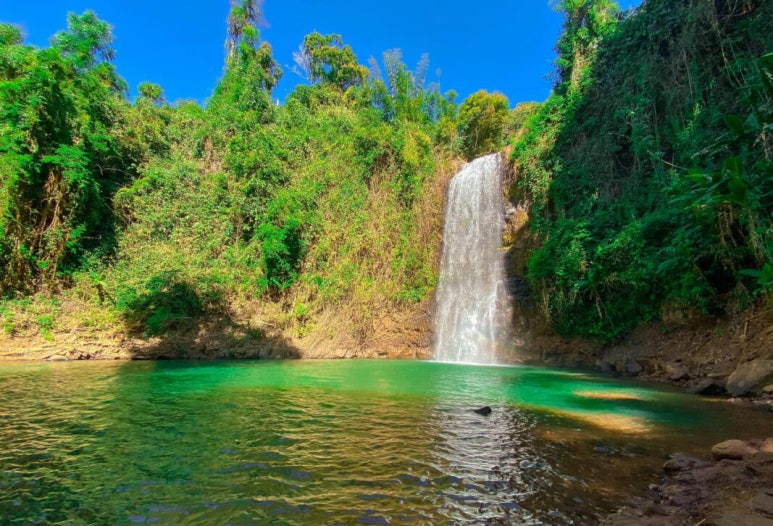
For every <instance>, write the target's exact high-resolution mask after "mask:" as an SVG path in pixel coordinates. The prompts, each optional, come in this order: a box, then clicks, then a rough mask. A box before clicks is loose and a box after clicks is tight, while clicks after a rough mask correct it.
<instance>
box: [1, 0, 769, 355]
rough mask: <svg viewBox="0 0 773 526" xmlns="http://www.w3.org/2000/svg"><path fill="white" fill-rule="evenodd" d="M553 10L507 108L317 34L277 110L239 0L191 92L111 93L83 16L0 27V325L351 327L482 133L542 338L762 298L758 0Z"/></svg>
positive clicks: (405, 268) (419, 236) (389, 300)
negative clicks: (42, 42) (559, 20)
mask: <svg viewBox="0 0 773 526" xmlns="http://www.w3.org/2000/svg"><path fill="white" fill-rule="evenodd" d="M557 7H558V9H559V10H560V11H561V12H562V13H563V15H564V18H565V24H564V31H563V34H562V35H561V37H560V39H559V41H558V43H557V51H558V59H557V63H556V84H555V88H554V91H553V93H552V95H551V96H550V97H549V98H548V100H547V101H545V102H544V103H541V104H536V103H527V104H520V105H518V106H517V107H516V108H515V109H514V110H512V111H511V110H510V109H509V102H508V101H507V99H506V98H505V97H504V96H503V95H501V94H498V93H493V94H492V93H487V92H485V91H481V92H478V93H475V94H473V95H471V96H470V97H468V98H467V99H466V100H465V101H463V102H462V103H461V104H457V102H456V100H455V98H456V96H455V93H454V92H453V91H449V92H445V93H443V92H441V90H440V87H439V86H438V85H436V84H433V83H428V82H427V72H428V68H429V59H428V57H423V58H422V60H421V62H420V63H419V64H418V65H417V66H416V67H415V69H414V70H413V71H412V70H410V69H409V68H408V67H407V66H406V65H405V64H404V63H403V61H402V57H401V54H400V51H399V50H389V51H386V52H385V53H384V55H383V57H382V59H381V61H378V60H375V59H373V58H371V59H370V60H369V62H368V66H367V67H366V66H364V65H363V64H361V63H360V62H358V59H357V57H356V55H355V53H354V51H353V50H352V49H351V47H350V46H348V45H346V44H344V42H343V40H342V38H341V37H340V36H339V35H321V34H318V33H313V34H310V35H307V36H306V37H305V38H304V40H303V45H302V47H301V51H300V52H299V53H298V54H297V56H296V57H295V61H296V65H297V67H298V68H299V69H300V70H301V71H303V72H304V73H305V76H306V78H307V80H308V83H307V84H306V85H300V86H298V87H297V88H296V90H295V91H294V92H293V93H292V94H291V95H290V96H289V97H288V98H287V100H286V101H285V102H284V103H282V104H277V103H276V102H275V101H273V99H272V90H273V89H274V87H275V86H276V85H277V83H278V82H279V80H280V78H281V76H282V70H281V68H280V67H279V65H278V64H277V62H276V61H275V59H274V57H273V55H272V49H271V46H270V45H269V43H267V42H265V41H262V40H261V38H260V33H259V30H258V27H259V23H260V19H261V2H259V1H257V0H239V1H238V2H237V1H235V2H233V7H232V10H231V15H230V18H229V20H228V23H227V27H226V30H227V45H226V52H225V55H226V58H225V69H224V74H223V77H222V78H221V79H220V81H219V83H218V85H217V88H216V89H215V91H214V93H213V94H212V96H211V98H210V99H209V100H208V101H207V103H206V104H205V105H203V106H201V105H199V104H197V103H195V102H191V101H178V102H174V103H170V102H168V101H166V100H165V98H164V94H163V89H162V87H161V86H157V85H154V84H143V85H141V86H139V87H138V91H139V94H140V95H139V97H137V99H136V100H134V101H131V100H129V97H128V89H127V85H126V83H125V81H124V80H123V79H122V78H121V77H120V76H119V74H118V72H117V71H116V70H115V68H114V67H113V65H112V63H111V59H112V56H113V51H112V49H111V40H112V36H111V28H110V26H109V25H108V24H107V23H106V22H104V21H101V20H99V19H98V18H97V16H96V15H95V14H94V13H93V12H90V11H86V12H85V13H83V14H81V15H76V14H70V15H69V16H68V20H67V29H66V30H63V31H61V32H60V33H58V34H56V35H54V37H53V38H52V40H51V45H50V46H49V47H47V48H36V47H34V46H30V45H26V44H25V43H24V41H23V39H22V36H21V33H20V31H19V29H18V28H16V27H14V26H12V25H8V24H0V269H2V273H1V274H0V296H1V297H2V300H0V323H2V329H3V331H4V332H5V333H6V334H8V335H14V334H34V333H36V332H37V333H40V334H42V335H43V336H44V337H50V335H51V334H52V333H53V332H55V331H58V330H63V331H88V330H96V331H109V330H122V331H126V330H128V331H129V332H131V333H135V334H146V335H157V334H163V333H165V332H167V331H169V330H170V329H185V328H188V327H192V326H194V324H195V322H196V320H197V319H199V318H201V317H202V316H204V315H207V314H209V315H214V316H216V317H220V318H227V319H230V320H236V321H238V322H240V323H241V322H245V325H246V326H247V327H248V328H249V329H250V330H252V331H254V333H255V334H260V333H261V331H262V330H263V329H264V328H265V326H272V327H275V328H278V329H280V330H285V331H290V332H292V333H293V334H294V335H295V336H303V335H305V334H309V333H310V332H313V331H322V332H325V331H332V325H331V322H330V319H331V318H330V316H333V317H337V318H338V319H339V320H345V321H346V323H347V324H348V325H346V327H344V328H343V329H344V330H347V331H349V332H351V333H352V334H353V336H354V337H355V339H357V340H362V339H364V338H365V337H366V336H367V333H368V331H370V330H371V329H372V324H373V319H374V317H376V316H378V315H379V314H380V313H383V312H387V311H389V310H394V309H396V310H399V309H404V308H411V306H412V305H413V306H415V305H417V304H419V303H420V302H423V301H426V300H428V299H429V298H431V295H432V292H433V290H434V287H435V283H436V279H437V265H436V262H437V252H438V250H439V246H440V228H441V223H442V205H443V195H444V187H445V182H446V181H447V179H448V178H449V177H450V176H451V175H453V174H454V173H455V171H456V168H457V167H458V166H459V164H460V163H461V162H462V161H463V160H464V159H472V158H474V157H476V156H478V155H480V154H483V153H488V152H491V151H496V150H498V149H501V148H502V147H503V146H504V145H505V142H506V141H507V140H509V141H510V142H511V143H512V144H513V153H512V159H513V161H514V163H515V165H516V169H517V177H516V182H515V184H514V186H513V188H512V189H511V197H512V198H513V199H518V200H520V201H521V202H522V203H526V204H528V205H529V206H530V207H531V213H530V229H529V231H530V236H531V246H532V250H533V253H532V254H531V257H530V259H529V262H528V278H529V281H530V283H531V285H532V288H533V290H534V292H535V297H536V298H537V301H538V303H539V305H540V307H541V308H542V311H543V313H544V314H545V316H546V317H547V319H549V320H550V322H551V325H552V327H554V328H555V330H557V331H558V332H560V333H562V334H567V335H582V336H591V337H594V338H599V339H602V340H604V341H611V340H614V339H616V338H619V337H620V336H621V335H623V334H625V332H626V331H628V330H630V329H631V328H632V327H634V326H635V325H636V324H637V323H639V322H641V321H643V320H658V319H666V320H670V319H675V318H678V317H686V316H690V315H691V313H692V312H693V311H697V312H700V313H702V314H705V315H718V316H719V315H728V314H730V315H732V314H735V313H737V312H740V311H741V310H743V309H744V308H746V307H747V306H749V305H751V304H752V303H753V302H755V301H759V298H760V297H766V295H767V296H768V297H769V294H770V292H771V290H772V289H773V224H771V223H773V217H772V215H771V214H773V176H772V173H771V166H772V165H771V146H772V144H771V135H770V134H771V125H772V124H771V122H772V121H771V119H772V117H771V115H772V114H773V102H771V100H772V97H773V55H771V49H773V46H772V45H771V44H773V42H771V40H773V12H772V11H773V4H772V3H771V2H765V1H763V0H679V1H672V0H647V1H645V2H644V3H643V4H642V6H640V7H639V8H637V9H635V10H634V11H631V12H620V10H619V9H618V7H617V6H616V4H615V3H614V2H611V1H609V0H562V1H560V2H559V3H558V6H557ZM248 313H249V314H248ZM338 328H339V329H340V328H341V327H338Z"/></svg>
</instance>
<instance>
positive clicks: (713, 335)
mask: <svg viewBox="0 0 773 526" xmlns="http://www.w3.org/2000/svg"><path fill="white" fill-rule="evenodd" d="M526 334H529V330H528V328H526ZM519 353H520V355H521V356H522V357H523V361H524V363H529V364H539V365H548V366H554V367H567V368H579V369H591V370H597V371H601V372H606V373H610V374H614V375H620V376H627V377H636V378H639V379H642V380H647V381H652V382H659V383H667V384H672V385H675V386H678V387H680V388H683V389H685V390H687V391H690V392H694V393H696V394H705V395H713V396H734V397H748V398H753V399H759V400H768V401H771V399H772V398H773V385H771V384H773V312H771V311H770V310H765V309H763V308H761V307H759V308H757V309H750V310H748V311H746V312H744V313H743V314H742V315H739V316H736V317H735V318H734V319H727V320H710V319H706V318H695V319H693V320H687V321H681V322H679V323H672V324H665V323H659V324H647V325H642V326H640V327H639V328H638V329H636V330H635V331H634V332H633V333H632V334H630V335H629V336H628V338H626V339H625V341H623V342H621V343H619V344H617V345H613V346H602V345H599V344H596V343H593V342H590V341H587V340H569V339H564V338H560V337H557V336H551V335H545V334H544V333H539V332H538V331H536V330H534V331H531V335H528V336H525V337H524V338H523V341H522V343H521V349H520V351H519ZM750 364H752V365H757V366H758V367H757V368H758V370H757V371H756V372H751V373H750V374H752V373H753V374H752V376H753V375H754V374H756V376H757V377H758V378H757V379H756V380H754V381H753V383H754V385H745V384H744V383H743V382H744V381H745V382H747V383H749V382H752V380H750V379H742V378H740V377H739V374H740V373H743V372H744V371H743V370H744V369H748V368H749V366H750ZM734 375H735V376H734ZM739 383H741V385H740V386H739V385H738V384H739ZM766 390H767V391H766Z"/></svg>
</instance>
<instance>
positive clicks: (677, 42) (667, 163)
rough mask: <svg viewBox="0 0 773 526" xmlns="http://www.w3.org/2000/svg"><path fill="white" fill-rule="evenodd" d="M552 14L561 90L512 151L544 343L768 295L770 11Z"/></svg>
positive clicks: (684, 6)
mask: <svg viewBox="0 0 773 526" xmlns="http://www.w3.org/2000/svg"><path fill="white" fill-rule="evenodd" d="M562 8H563V9H564V11H565V13H566V23H565V34H564V35H563V36H562V37H561V40H560V41H559V50H560V58H559V61H558V63H557V67H558V72H559V79H558V82H559V86H558V88H557V90H556V93H555V94H554V95H553V96H552V97H551V98H550V99H548V101H547V102H546V103H545V104H544V105H543V106H542V107H541V108H540V109H539V111H538V113H537V115H536V116H534V117H531V118H530V119H528V121H527V124H526V128H527V130H526V132H525V133H524V134H522V135H521V136H520V138H519V139H518V141H517V142H516V144H515V151H514V158H515V160H516V162H517V165H518V169H519V173H520V174H521V176H522V178H521V180H520V183H519V189H518V192H520V193H521V195H523V196H525V197H528V198H529V199H531V200H533V201H534V202H535V212H536V214H535V218H534V221H533V227H534V228H533V230H534V232H535V233H536V236H537V242H538V246H539V249H538V250H537V251H536V252H535V253H534V255H533V257H532V258H531V261H530V263H529V277H530V280H531V283H532V285H533V286H534V287H535V289H536V290H537V292H538V295H539V297H540V299H541V304H542V307H543V309H544V311H545V313H546V314H547V315H548V316H549V317H550V319H552V320H553V322H554V325H555V327H556V328H557V329H558V330H559V331H561V332H564V333H566V334H579V335H586V336H588V335H589V336H594V337H598V338H600V339H603V340H611V339H615V338H619V337H620V336H621V335H622V334H624V333H625V331H627V330H628V329H630V328H631V327H633V326H634V325H635V324H637V323H638V322H639V321H641V320H648V319H662V318H663V317H664V316H665V317H666V318H665V319H666V320H667V321H674V319H677V318H678V317H679V316H682V317H687V316H689V312H690V311H692V310H695V311H702V312H703V313H706V314H714V315H734V314H735V313H737V312H739V311H740V310H742V309H743V307H744V306H745V305H748V304H749V302H750V301H752V300H753V299H754V298H755V297H756V296H758V295H760V294H766V293H767V294H770V291H771V281H770V275H771V272H770V269H771V268H773V267H772V266H771V265H773V259H772V258H773V237H772V236H773V234H772V233H773V223H772V222H771V220H772V216H771V213H772V212H773V199H772V197H773V186H772V185H773V173H772V172H771V142H770V135H769V131H765V130H769V126H770V122H771V100H773V92H771V90H770V87H771V84H770V75H771V72H770V68H771V62H770V58H769V57H770V55H769V54H766V53H769V52H770V50H771V49H773V11H771V9H773V4H771V3H769V2H768V3H765V2H751V1H750V2H724V1H719V2H671V1H667V0H648V1H647V2H645V3H644V4H642V6H640V7H639V8H637V9H636V10H635V11H633V12H631V13H628V14H627V15H626V16H625V17H623V19H622V20H621V21H620V22H619V23H616V22H615V21H614V19H613V18H610V17H611V15H612V14H614V12H615V9H614V8H613V7H610V5H609V3H608V2H594V1H580V2H572V3H571V4H570V3H566V2H565V3H563V4H562ZM594 13H596V15H594ZM599 13H600V15H601V16H597V15H598V14H599ZM578 21H580V22H578ZM594 28H598V29H594ZM577 50H579V55H578V54H577V52H576V51H577ZM588 53H590V55H588ZM578 68H579V69H578ZM573 79H574V80H573ZM766 291H767V292H766Z"/></svg>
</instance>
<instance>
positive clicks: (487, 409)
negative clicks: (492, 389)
mask: <svg viewBox="0 0 773 526" xmlns="http://www.w3.org/2000/svg"><path fill="white" fill-rule="evenodd" d="M473 411H474V412H476V413H478V414H479V415H483V416H488V415H490V414H491V408H490V407H489V406H487V405H484V406H483V407H481V408H479V409H473Z"/></svg>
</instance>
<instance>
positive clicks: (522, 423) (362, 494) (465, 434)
mask: <svg viewBox="0 0 773 526" xmlns="http://www.w3.org/2000/svg"><path fill="white" fill-rule="evenodd" d="M483 405H489V406H491V408H492V413H491V414H490V415H488V416H481V415H478V414H476V413H474V412H473V411H472V409H474V408H477V407H480V406H483ZM771 420H773V419H771V418H770V416H769V414H768V413H765V412H763V411H754V410H747V409H743V408H737V407H732V406H730V405H729V404H727V403H723V402H706V401H703V400H700V399H697V398H694V397H687V396H685V395H681V394H678V393H673V392H666V391H659V390H655V389H652V388H647V387H642V386H637V385H631V384H624V383H620V382H616V381H612V380H609V379H604V378H600V377H595V376H591V375H586V374H580V373H570V372H566V371H556V370H547V369H538V368H523V367H474V366H457V365H449V364H440V363H426V362H402V361H288V362H208V363H196V362H129V363H127V362H113V363H109V362H99V363H88V362H80V363H52V364H11V365H0V523H3V524H56V523H61V524H223V525H225V524H234V525H238V524H405V523H415V524H448V523H453V522H464V523H474V522H480V523H486V522H487V521H488V522H489V523H506V524H594V523H596V522H597V520H598V517H599V516H600V515H602V514H603V513H605V512H606V511H608V510H610V509H613V508H615V507H617V506H619V505H621V504H623V503H624V502H625V500H626V498H627V497H628V496H629V495H631V494H635V493H639V492H642V491H643V490H644V489H646V486H647V484H649V483H651V482H657V480H658V469H659V466H660V465H661V464H662V462H663V460H664V459H665V458H666V456H667V454H668V453H669V452H672V451H676V450H680V451H684V452H687V453H698V454H704V455H705V453H706V452H707V448H708V447H709V446H710V445H711V444H712V443H714V442H716V441H719V440H723V439H726V438H729V437H730V436H739V437H744V436H746V435H748V434H751V435H750V436H771V435H773V422H771ZM602 446H603V447H604V448H606V449H599V448H600V447H602ZM609 453H611V454H609Z"/></svg>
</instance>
